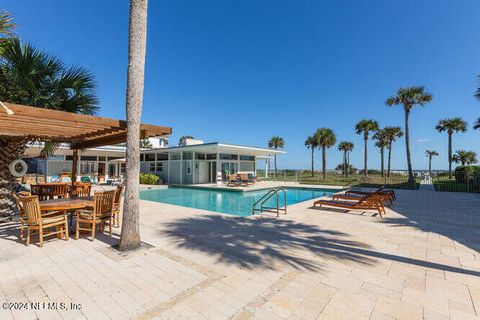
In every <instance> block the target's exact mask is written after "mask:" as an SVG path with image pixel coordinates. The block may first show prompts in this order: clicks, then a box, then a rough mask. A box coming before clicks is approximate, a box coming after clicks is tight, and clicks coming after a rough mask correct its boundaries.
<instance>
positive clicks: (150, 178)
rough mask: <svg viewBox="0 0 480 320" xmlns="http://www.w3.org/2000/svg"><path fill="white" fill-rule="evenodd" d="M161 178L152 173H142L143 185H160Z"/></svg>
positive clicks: (141, 181)
mask: <svg viewBox="0 0 480 320" xmlns="http://www.w3.org/2000/svg"><path fill="white" fill-rule="evenodd" d="M159 180H160V178H159V177H158V176H156V175H154V174H151V173H140V183H141V184H158V181H159Z"/></svg>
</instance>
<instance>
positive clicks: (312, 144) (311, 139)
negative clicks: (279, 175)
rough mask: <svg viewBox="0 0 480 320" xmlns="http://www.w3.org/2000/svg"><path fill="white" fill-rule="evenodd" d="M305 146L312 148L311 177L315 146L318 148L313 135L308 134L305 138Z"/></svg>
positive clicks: (313, 168)
mask: <svg viewBox="0 0 480 320" xmlns="http://www.w3.org/2000/svg"><path fill="white" fill-rule="evenodd" d="M305 146H306V147H307V148H309V149H312V177H313V176H314V173H313V172H314V170H315V167H314V161H315V148H318V141H317V139H316V137H315V135H313V136H310V137H308V138H307V140H305Z"/></svg>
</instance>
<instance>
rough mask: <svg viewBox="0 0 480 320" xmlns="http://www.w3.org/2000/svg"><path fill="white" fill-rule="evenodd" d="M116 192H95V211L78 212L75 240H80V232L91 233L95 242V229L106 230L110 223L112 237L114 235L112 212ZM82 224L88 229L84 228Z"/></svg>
mask: <svg viewBox="0 0 480 320" xmlns="http://www.w3.org/2000/svg"><path fill="white" fill-rule="evenodd" d="M115 192H116V191H115V190H112V191H104V192H95V194H94V195H93V209H92V210H85V209H82V210H77V211H76V216H77V228H76V232H75V239H77V240H78V236H79V233H80V230H82V231H90V232H91V236H92V239H91V240H92V241H93V240H95V229H96V227H97V225H99V226H100V229H101V231H102V232H103V231H104V230H105V225H106V224H107V223H108V226H109V231H110V236H111V235H112V219H113V215H112V211H113V202H114V200H115ZM82 224H84V225H87V227H82Z"/></svg>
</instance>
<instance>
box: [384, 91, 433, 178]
mask: <svg viewBox="0 0 480 320" xmlns="http://www.w3.org/2000/svg"><path fill="white" fill-rule="evenodd" d="M432 99H433V96H432V95H431V94H430V93H428V92H426V91H425V87H421V86H414V87H409V88H400V89H398V90H397V93H396V94H395V96H393V97H389V98H387V100H386V104H387V106H398V105H402V106H403V110H404V111H405V129H404V131H405V150H406V152H407V166H408V182H409V183H412V184H413V183H414V182H415V177H414V176H413V169H412V160H411V157H410V132H409V129H408V119H409V116H410V112H411V111H412V108H413V107H414V106H415V105H420V106H424V105H425V104H426V103H428V102H431V101H432Z"/></svg>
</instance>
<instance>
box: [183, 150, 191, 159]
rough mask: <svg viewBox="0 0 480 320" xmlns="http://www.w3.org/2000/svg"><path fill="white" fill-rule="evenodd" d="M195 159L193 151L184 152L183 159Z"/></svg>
mask: <svg viewBox="0 0 480 320" xmlns="http://www.w3.org/2000/svg"><path fill="white" fill-rule="evenodd" d="M192 159H193V153H192V152H184V153H183V160H192Z"/></svg>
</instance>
